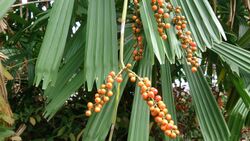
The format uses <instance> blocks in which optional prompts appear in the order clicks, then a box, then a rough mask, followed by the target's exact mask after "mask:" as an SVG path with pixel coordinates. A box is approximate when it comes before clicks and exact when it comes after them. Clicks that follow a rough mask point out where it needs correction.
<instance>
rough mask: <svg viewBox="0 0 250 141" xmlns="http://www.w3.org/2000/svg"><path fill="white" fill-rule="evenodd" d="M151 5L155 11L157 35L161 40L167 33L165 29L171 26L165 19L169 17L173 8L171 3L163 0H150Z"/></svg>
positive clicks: (165, 37)
mask: <svg viewBox="0 0 250 141" xmlns="http://www.w3.org/2000/svg"><path fill="white" fill-rule="evenodd" d="M151 5H152V10H153V11H154V13H155V14H154V16H155V19H156V22H157V26H158V32H159V35H160V36H161V38H162V39H163V40H166V39H167V35H166V32H165V29H169V28H170V27H171V24H170V23H167V22H165V21H166V19H168V18H169V17H170V12H171V11H172V9H173V8H172V5H170V4H166V3H165V0H152V1H151ZM166 8H167V9H168V10H167V9H166Z"/></svg>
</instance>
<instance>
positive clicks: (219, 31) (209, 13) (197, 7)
mask: <svg viewBox="0 0 250 141" xmlns="http://www.w3.org/2000/svg"><path fill="white" fill-rule="evenodd" d="M171 2H172V3H173V5H174V6H181V7H182V9H183V14H184V15H185V16H186V17H187V20H188V23H189V26H188V29H189V30H190V31H192V34H193V37H194V40H195V41H196V42H197V44H198V47H199V48H200V49H201V50H202V51H205V49H206V47H208V48H212V47H213V42H214V41H215V42H221V41H222V39H221V35H222V36H223V37H224V39H226V36H225V33H224V30H223V28H222V26H221V24H220V22H219V20H218V19H217V17H216V15H215V14H214V12H213V10H212V8H211V6H210V4H209V3H208V1H207V0H200V1H196V0H189V1H182V0H171Z"/></svg>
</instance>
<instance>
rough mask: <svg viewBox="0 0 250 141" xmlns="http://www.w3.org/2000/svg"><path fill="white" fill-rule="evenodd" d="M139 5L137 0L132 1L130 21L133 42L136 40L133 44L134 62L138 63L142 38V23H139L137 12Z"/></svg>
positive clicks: (139, 18) (142, 48) (139, 17)
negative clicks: (131, 20)
mask: <svg viewBox="0 0 250 141" xmlns="http://www.w3.org/2000/svg"><path fill="white" fill-rule="evenodd" d="M139 8H140V5H139V0H134V15H133V16H132V19H133V21H134V23H133V24H132V29H133V33H134V40H136V43H135V44H134V46H133V47H134V52H133V56H134V60H135V61H139V60H141V59H142V56H143V50H144V46H143V37H142V33H141V32H142V28H143V27H142V22H141V16H140V11H139Z"/></svg>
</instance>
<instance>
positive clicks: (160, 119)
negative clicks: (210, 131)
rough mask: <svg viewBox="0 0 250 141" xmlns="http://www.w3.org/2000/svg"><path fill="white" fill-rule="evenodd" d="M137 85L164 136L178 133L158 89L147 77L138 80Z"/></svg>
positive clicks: (172, 135)
mask: <svg viewBox="0 0 250 141" xmlns="http://www.w3.org/2000/svg"><path fill="white" fill-rule="evenodd" d="M132 77H133V76H132ZM132 77H130V78H132ZM138 86H139V87H140V93H141V96H142V98H143V99H144V100H145V101H146V102H147V104H148V106H149V108H150V112H151V115H152V116H153V117H154V120H155V122H156V123H157V125H158V126H159V127H160V129H161V130H162V131H163V132H164V133H165V135H166V136H169V137H170V138H176V136H177V135H179V134H180V131H179V130H178V127H177V126H176V125H174V121H173V120H172V117H171V115H170V114H169V113H168V109H167V107H166V105H165V104H164V102H163V101H162V97H161V96H160V95H158V90H157V89H156V88H154V87H151V81H150V80H149V79H148V78H143V79H142V80H141V81H139V82H138Z"/></svg>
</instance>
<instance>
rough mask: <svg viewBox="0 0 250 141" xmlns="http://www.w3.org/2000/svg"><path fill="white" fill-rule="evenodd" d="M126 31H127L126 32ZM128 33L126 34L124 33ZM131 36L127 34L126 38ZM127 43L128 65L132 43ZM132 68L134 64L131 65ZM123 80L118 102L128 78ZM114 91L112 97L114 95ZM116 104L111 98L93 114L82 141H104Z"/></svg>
mask: <svg viewBox="0 0 250 141" xmlns="http://www.w3.org/2000/svg"><path fill="white" fill-rule="evenodd" d="M126 31H127V30H126ZM125 33H128V32H125ZM130 35H131V32H130V34H128V37H129V36H130ZM126 41H127V43H126V44H125V47H124V62H125V64H127V63H130V62H132V61H133V55H132V54H133V47H132V46H133V44H134V41H132V40H131V39H128V40H126ZM132 65H133V66H134V63H132ZM123 77H124V80H123V82H122V83H121V86H120V93H121V94H120V95H119V98H118V100H119V101H120V99H121V97H122V94H123V91H124V88H125V86H126V84H127V81H128V76H127V74H125V75H124V76H123ZM115 93H116V92H115V91H114V95H115ZM115 104H116V100H115V96H113V97H111V99H110V101H109V102H108V103H107V104H106V105H105V106H104V107H103V109H102V111H101V112H100V113H98V114H96V113H94V114H93V115H92V116H91V117H90V119H89V120H88V123H87V126H86V128H85V129H84V134H83V137H82V140H83V141H105V139H106V136H107V135H108V132H109V128H110V126H111V124H112V115H113V114H114V113H113V112H114V111H115V109H114V107H115Z"/></svg>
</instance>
